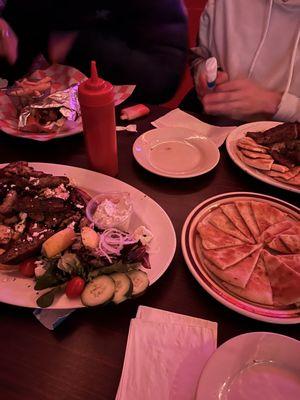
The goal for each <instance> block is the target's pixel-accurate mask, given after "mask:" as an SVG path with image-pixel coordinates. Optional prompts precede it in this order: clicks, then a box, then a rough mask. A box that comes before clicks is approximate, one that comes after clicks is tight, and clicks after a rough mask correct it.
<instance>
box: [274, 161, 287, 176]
mask: <svg viewBox="0 0 300 400" xmlns="http://www.w3.org/2000/svg"><path fill="white" fill-rule="evenodd" d="M275 171H278V172H279V173H282V174H284V173H285V172H288V171H289V169H288V167H286V166H285V165H281V164H275V163H274V164H273V165H272V167H271V171H270V176H272V175H271V174H272V173H275V174H276V172H275Z"/></svg>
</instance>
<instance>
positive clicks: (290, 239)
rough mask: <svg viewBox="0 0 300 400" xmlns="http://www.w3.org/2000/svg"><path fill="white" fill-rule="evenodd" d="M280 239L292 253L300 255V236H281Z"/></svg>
mask: <svg viewBox="0 0 300 400" xmlns="http://www.w3.org/2000/svg"><path fill="white" fill-rule="evenodd" d="M280 239H281V240H282V242H283V244H284V245H285V246H286V247H287V248H288V249H289V251H290V253H300V235H287V234H284V233H283V234H281V235H280Z"/></svg>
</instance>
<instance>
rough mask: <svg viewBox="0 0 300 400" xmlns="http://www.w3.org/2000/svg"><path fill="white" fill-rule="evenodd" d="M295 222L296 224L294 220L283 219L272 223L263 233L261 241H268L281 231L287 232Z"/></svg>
mask: <svg viewBox="0 0 300 400" xmlns="http://www.w3.org/2000/svg"><path fill="white" fill-rule="evenodd" d="M293 224H294V222H293V221H283V222H278V223H277V224H274V225H271V226H269V228H267V229H266V230H265V231H264V232H263V233H262V234H261V236H260V238H259V241H261V242H267V243H268V242H270V241H271V240H272V239H273V238H274V237H275V236H277V235H278V234H279V233H281V232H285V231H287V230H288V229H290V228H292V226H293Z"/></svg>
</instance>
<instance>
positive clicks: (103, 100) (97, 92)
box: [78, 61, 114, 107]
mask: <svg viewBox="0 0 300 400" xmlns="http://www.w3.org/2000/svg"><path fill="white" fill-rule="evenodd" d="M78 99H79V103H80V105H85V106H91V107H97V106H103V105H105V104H107V103H110V102H113V101H114V88H113V85H112V84H111V83H110V82H107V81H105V80H104V79H102V78H100V77H99V76H98V72H97V65H96V61H92V62H91V77H90V78H88V79H86V80H85V81H83V82H82V83H81V84H80V85H79V88H78Z"/></svg>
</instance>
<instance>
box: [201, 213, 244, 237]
mask: <svg viewBox="0 0 300 400" xmlns="http://www.w3.org/2000/svg"><path fill="white" fill-rule="evenodd" d="M208 222H209V223H210V224H211V225H213V226H215V227H216V228H218V229H220V230H221V231H223V232H225V233H228V234H229V235H231V236H234V237H235V238H237V239H240V240H242V241H243V242H248V239H247V237H246V236H245V235H243V234H242V232H240V231H239V230H238V229H237V228H236V227H235V226H234V225H233V223H232V222H231V221H230V219H229V218H227V216H226V215H225V214H224V213H223V211H222V210H221V208H217V209H216V210H214V211H212V212H211V214H210V217H209V219H208Z"/></svg>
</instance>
